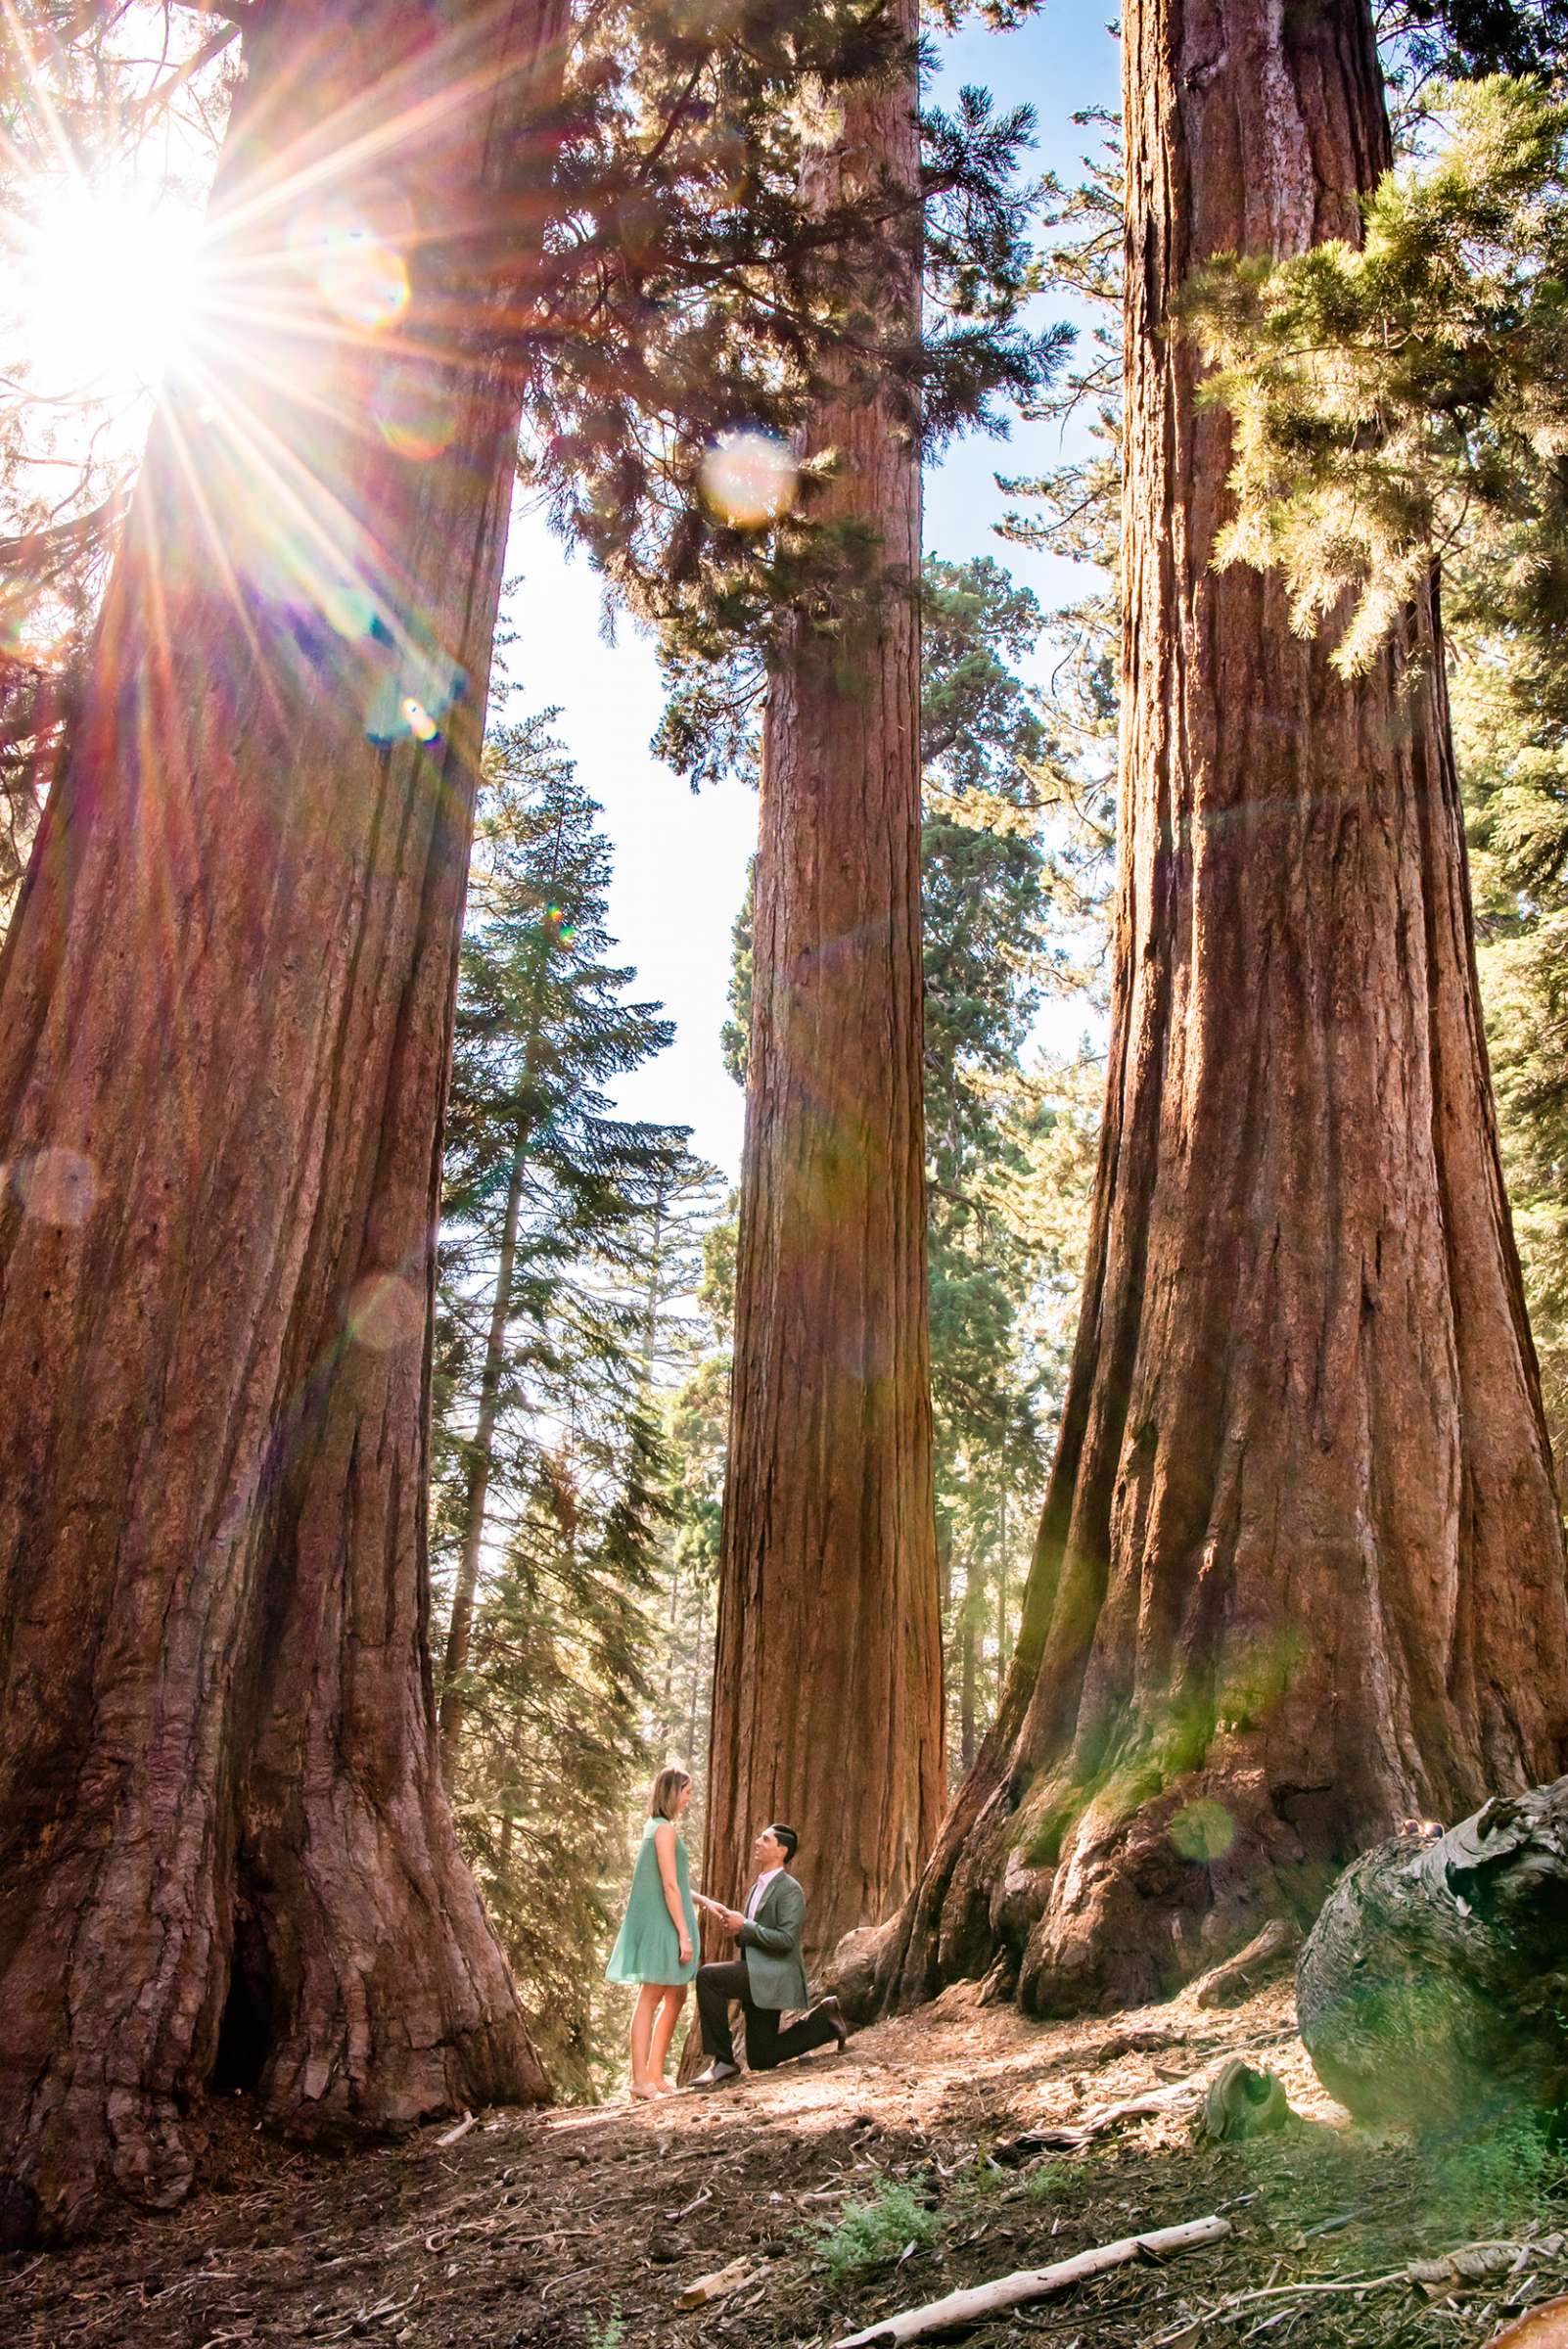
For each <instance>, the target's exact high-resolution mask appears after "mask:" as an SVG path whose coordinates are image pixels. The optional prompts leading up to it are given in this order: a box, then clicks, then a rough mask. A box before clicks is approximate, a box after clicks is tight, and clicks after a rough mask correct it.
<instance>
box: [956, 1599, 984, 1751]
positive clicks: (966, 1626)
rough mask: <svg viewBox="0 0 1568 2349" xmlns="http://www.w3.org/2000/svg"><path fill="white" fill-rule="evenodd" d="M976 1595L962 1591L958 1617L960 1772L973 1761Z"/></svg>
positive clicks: (977, 1621)
mask: <svg viewBox="0 0 1568 2349" xmlns="http://www.w3.org/2000/svg"><path fill="white" fill-rule="evenodd" d="M976 1596H977V1593H976V1592H974V1591H972V1590H968V1589H966V1590H965V1592H964V1603H963V1605H962V1607H961V1608H960V1609H959V1614H958V1673H959V1681H958V1760H959V1764H960V1766H961V1767H962V1768H963V1769H964V1770H967V1769H968V1768H969V1766H970V1764H971V1763H972V1762H973V1761H974V1758H975V1700H976V1697H977V1696H978V1694H979V1683H978V1679H977V1673H976V1665H977V1662H978V1659H977V1657H976V1654H975V1647H976V1640H977V1636H978V1634H979V1630H980V1624H979V1618H978V1615H977V1613H976V1607H975V1599H976Z"/></svg>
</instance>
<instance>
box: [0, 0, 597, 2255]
mask: <svg viewBox="0 0 1568 2349" xmlns="http://www.w3.org/2000/svg"><path fill="white" fill-rule="evenodd" d="M562 18H563V12H562V10H561V9H560V8H558V7H557V6H556V5H555V4H554V0H513V4H512V5H507V6H502V7H499V8H493V7H487V6H486V7H479V6H476V7H473V8H468V7H462V8H457V9H447V10H444V11H437V10H434V9H432V8H430V7H428V6H426V5H424V4H423V0H376V4H375V5H371V6H367V7H363V8H359V9H356V10H353V11H349V12H346V11H344V10H342V9H340V8H334V7H331V6H328V5H326V4H325V0H273V5H271V6H269V7H268V8H267V9H266V10H265V11H264V12H262V13H261V14H259V15H258V16H257V17H256V20H255V25H254V30H252V31H251V32H249V34H248V77H247V81H246V84H245V88H244V90H243V92H242V94H241V97H240V99H239V102H238V105H237V109H236V113H235V116H234V121H233V125H232V128H231V131H230V134H229V139H228V143H227V147H226V150H225V156H224V160H223V163H222V166H221V171H220V178H219V184H218V192H217V196H216V199H215V217H216V218H217V219H218V220H219V221H220V222H222V223H223V224H224V233H223V239H222V243H221V246H220V256H221V258H222V261H223V285H224V299H223V308H224V317H223V319H222V320H221V321H220V324H219V328H218V330H217V333H216V336H215V339H214V343H213V346H212V349H211V351H210V354H209V365H208V368H207V369H206V370H205V372H204V375H203V378H202V380H200V381H198V382H194V383H192V384H191V385H189V386H188V387H185V388H183V389H182V390H179V391H175V392H174V393H172V394H171V395H170V398H169V400H168V402H167V403H166V406H165V409H164V411H163V413H162V415H161V418H160V420H159V422H158V424H157V426H156V427H155V431H154V435H153V438H152V442H151V446H150V449H149V453H148V458H147V462H146V466H145V469H144V473H143V477H142V480H141V484H140V486H139V489H138V492H137V497H136V502H135V506H134V510H133V514H132V517H131V521H130V524H129V531H128V537H127V542H126V545H125V548H124V551H123V554H122V556H121V559H120V562H119V564H118V567H117V569H116V573H115V578H114V580H113V582H112V585H111V589H110V594H109V599H108V603H107V606H106V609H105V613H104V616H103V621H102V623H101V628H100V633H99V639H98V644H97V648H96V653H95V657H94V665H93V669H92V674H91V678H90V683H89V687H88V692H87V697H86V702H85V706H84V708H83V709H82V711H81V713H80V715H79V719H78V721H77V723H76V726H75V729H74V734H73V739H72V744H71V748H70V752H69V761H68V763H67V765H66V768H65V771H64V773H63V775H62V778H61V780H60V782H59V785H58V787H57V789H56V792H55V795H54V798H53V800H52V802H51V805H50V807H49V810H48V814H47V817H46V821H45V826H44V831H43V834H42V836H41V837H40V840H39V843H38V845H37V849H36V851H35V853H34V856H33V860H32V867H31V871H30V873H29V876H28V880H27V885H26V890H25V894H24V897H23V902H22V905H21V908H20V910H19V913H18V917H17V920H16V922H15V924H14V926H13V928H12V931H11V934H10V938H9V941H8V944H7V947H6V952H5V959H4V961H3V963H0V1132H3V1133H4V1136H5V1147H6V1151H7V1155H8V1158H9V1160H10V1180H9V1183H8V1185H7V1186H6V1187H5V1190H4V1193H3V1198H0V1359H4V1361H5V1362H6V1364H7V1382H8V1394H7V1405H6V1409H5V1411H4V1413H3V1414H0V1670H3V1696H0V2175H3V2181H4V2185H3V2195H0V2211H3V2218H4V2227H5V2231H6V2233H7V2234H11V2235H13V2236H15V2235H17V2234H23V2233H26V2232H36V2233H39V2234H45V2235H57V2236H58V2235H61V2234H68V2233H69V2232H71V2231H73V2230H75V2229H77V2228H79V2227H80V2226H81V2225H83V2224H85V2223H86V2222H87V2221H88V2219H90V2217H91V2216H92V2214H93V2212H94V2210H95V2209H96V2208H97V2207H98V2206H99V2205H100V2203H101V2202H102V2200H103V2198H104V2196H105V2195H106V2194H107V2193H110V2192H112V2191H114V2190H115V2189H118V2190H120V2191H122V2192H125V2193H127V2194H129V2195H132V2196H133V2197H135V2198H137V2199H139V2200H142V2201H144V2202H147V2203H150V2204H154V2205H165V2204H167V2203H169V2202H171V2201H173V2200H175V2199H177V2198H178V2196H179V2195H180V2193H181V2192H183V2190H184V2188H185V2187H186V2185H187V2183H188V2180H189V2177H190V2173H191V2159H190V2154H189V2150H188V2147H187V2144H186V2142H185V2135H184V2131H183V2128H182V2121H181V2115H182V2112H183V2109H184V2107H185V2106H186V2104H187V2102H188V2101H189V2099H190V2098H191V2097H192V2096H193V2095H195V2094H196V2093H197V2092H198V2091H200V2090H201V2088H202V2087H203V2085H204V2084H205V2083H207V2082H208V2081H209V2080H210V2079H211V2078H212V2077H213V2074H214V2071H215V2070H216V2071H217V2073H218V2075H219V2077H220V2078H221V2080H222V2081H223V2083H224V2084H225V2085H241V2084H250V2085H254V2086H255V2087H256V2088H257V2090H258V2092H259V2095H260V2098H261V2101H262V2105H263V2109H264V2110H265V2111H266V2112H267V2113H268V2114H269V2115H270V2116H271V2117H272V2118H273V2119H274V2120H275V2121H276V2122H278V2123H280V2124H282V2125H284V2126H285V2127H287V2128H288V2129H290V2130H292V2131H297V2132H300V2133H301V2134H310V2135H320V2134H323V2133H335V2132H344V2131H360V2130H375V2129H382V2128H388V2127H397V2126H401V2125H404V2124H407V2123H409V2122H412V2121H415V2120H417V2119H419V2118H420V2117H421V2116H423V2115H425V2114H429V2113H434V2112H438V2111H439V2110H441V2109H443V2108H445V2107H448V2106H450V2105H452V2104H454V2103H456V2102H458V2101H460V2100H463V2099H467V2100H468V2101H470V2102H475V2103H477V2102H479V2101H481V2100H483V2099H487V2098H493V2097H500V2096H530V2095H539V2094H542V2093H543V2090H544V2082H543V2079H542V2075H541V2073H540V2071H539V2068H538V2065H537V2061H536V2059H535V2057H534V2056H533V2053H532V2050H531V2049H530V2045H529V2042H528V2039H527V2036H526V2033H525V2031H524V2028H523V2024H522V2020H521V2017H520V2014H519V2010H518V2007H517V2003H516V1999H515V1995H514V1992H513V1989H512V1986H511V1982H510V1979H509V1977H508V1974H507V1970H506V1966H505V1963H504V1960H503V1959H502V1957H501V1955H500V1952H499V1949H498V1947H497V1945H496V1943H495V1940H494V1938H493V1936H492V1934H491V1932H490V1929H489V1927H488V1924H487V1922H486V1920H485V1918H484V1913H483V1911H482V1910H481V1907H480V1904H479V1900H478V1897H477V1895H476V1892H475V1889H474V1886H473V1883H472V1881H471V1879H470V1877H469V1874H468V1871H467V1868H466V1867H465V1865H464V1864H463V1862H462V1860H461V1858H460V1856H459V1854H458V1851H457V1848H456V1844H455V1841H454V1838H453V1832H452V1825H451V1820H450V1817H449V1814H448V1811H447V1808H446V1803H445V1799H444V1796H443V1794H442V1792H441V1788H440V1782H439V1776H438V1769H437V1756H436V1737H435V1720H434V1708H433V1700H432V1689H431V1684H430V1677H429V1669H428V1664H427V1661H426V1631H427V1624H426V1616H427V1610H428V1591H427V1574H426V1519H425V1506H426V1503H425V1489H426V1470H427V1458H426V1453H427V1429H428V1417H429V1327H430V1301H431V1289H432V1280H433V1265H432V1241H433V1234H434V1228H435V1222H436V1217H437V1212H438V1170H439V1160H440V1150H439V1124H440V1104H441V1098H442V1089H443V1085H444V1081H445V1073H446V1066H447V1058H448V1051H449V1036H450V1024H451V1010H452V999H453V990H454V982H455V970H456V954H457V944H458V933H459V927H460V921H461V914H462V904H463V893H464V876H465V867H466V858H467V849H468V838H469V826H470V816H471V804H472V796H473V784H474V773H475V760H476V755H477V750H478V744H479V737H480V731H481V726H482V721H483V712H484V694H485V685H486V675H487V668H488V659H489V646H490V636H491V629H492V624H493V619H494V613H495V608H496V602H497V596H498V591H499V584H500V578H501V568H502V558H503V553H504V543H505V532H506V522H507V511H508V502H509V493H510V483H511V476H512V469H513V451H514V438H515V430H516V417H517V409H518V398H517V393H516V390H515V386H514V385H513V384H512V382H511V381H510V380H509V369H508V366H507V364H506V362H505V360H504V358H503V355H502V354H503V350H504V347H505V345H506V344H507V342H508V340H509V339H510V338H511V337H512V336H513V335H514V334H515V331H516V329H517V326H518V324H519V319H518V310H519V306H520V304H521V303H522V301H523V300H524V299H525V298H526V283H527V259H528V255H529V253H530V250H531V251H532V252H533V253H535V254H536V253H537V252H538V234H539V229H538V221H539V209H540V199H539V195H538V187H539V181H540V177H541V174H542V172H543V169H544V167H545V159H544V157H543V156H542V155H541V154H540V152H539V150H538V143H537V141H536V140H535V139H534V138H533V137H532V136H531V134H530V130H529V124H530V120H531V119H532V117H533V116H534V115H535V114H536V112H537V110H538V109H539V108H540V107H541V106H548V104H549V103H550V100H551V96H552V90H553V83H554V75H555V73H556V71H557V69H558V63H559V60H558V47H559V40H560V34H561V29H562ZM498 223H504V236H503V237H501V238H498V239H492V241H490V242H487V243H486V242H484V241H483V240H484V237H485V235H486V234H487V232H489V231H491V230H493V229H494V228H495V227H496V225H497V224H498ZM370 232H375V233H374V234H372V233H370ZM378 238H379V240H380V241H379V242H378V241H377V239H378ZM503 245H504V246H505V248H506V250H505V251H504V252H503V251H502V246H503ZM405 265H406V269H407V272H408V276H409V277H411V280H412V299H411V301H408V302H407V303H406V309H405V299H406V294H407V280H406V279H405V278H404V277H403V275H402V274H401V273H402V270H403V268H404V266H405Z"/></svg>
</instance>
